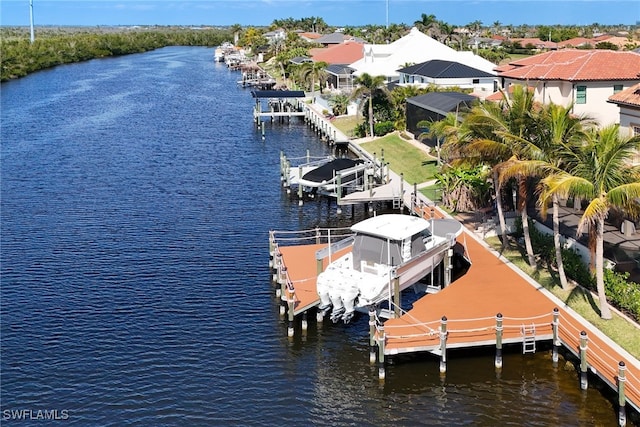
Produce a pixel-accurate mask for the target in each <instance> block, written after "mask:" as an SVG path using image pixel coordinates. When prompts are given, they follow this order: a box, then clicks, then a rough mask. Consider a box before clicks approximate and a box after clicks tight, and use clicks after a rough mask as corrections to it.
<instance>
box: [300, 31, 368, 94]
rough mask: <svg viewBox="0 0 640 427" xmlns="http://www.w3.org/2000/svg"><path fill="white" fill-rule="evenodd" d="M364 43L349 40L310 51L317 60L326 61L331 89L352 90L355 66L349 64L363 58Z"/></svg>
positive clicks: (328, 84) (328, 82)
mask: <svg viewBox="0 0 640 427" xmlns="http://www.w3.org/2000/svg"><path fill="white" fill-rule="evenodd" d="M363 46H364V44H363V43H360V42H357V41H352V40H347V41H345V42H344V43H340V44H336V45H333V46H330V47H326V48H315V49H311V50H310V51H309V53H310V55H311V58H312V59H313V60H314V61H316V62H326V63H327V64H329V66H328V67H327V68H326V69H325V71H326V72H327V76H328V78H327V86H328V88H329V89H331V90H341V91H350V90H351V89H352V88H353V72H354V71H355V70H354V69H353V68H351V67H349V64H351V63H352V62H355V61H357V60H359V59H361V58H362V56H363V55H364V54H363Z"/></svg>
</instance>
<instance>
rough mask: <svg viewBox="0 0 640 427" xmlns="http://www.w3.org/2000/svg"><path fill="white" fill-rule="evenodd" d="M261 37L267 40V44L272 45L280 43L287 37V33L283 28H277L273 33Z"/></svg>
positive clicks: (269, 32)
mask: <svg viewBox="0 0 640 427" xmlns="http://www.w3.org/2000/svg"><path fill="white" fill-rule="evenodd" d="M263 37H264V38H265V39H267V41H268V42H269V44H274V43H276V42H278V41H282V40H284V39H285V38H286V37H287V32H286V31H285V30H284V28H278V29H275V30H273V31H267V32H266V33H264V34H263Z"/></svg>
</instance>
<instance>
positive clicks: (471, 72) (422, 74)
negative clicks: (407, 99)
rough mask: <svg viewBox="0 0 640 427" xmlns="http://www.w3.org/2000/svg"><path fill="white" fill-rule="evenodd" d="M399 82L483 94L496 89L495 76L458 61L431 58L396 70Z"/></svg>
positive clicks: (490, 92)
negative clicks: (456, 88) (452, 88)
mask: <svg viewBox="0 0 640 427" xmlns="http://www.w3.org/2000/svg"><path fill="white" fill-rule="evenodd" d="M398 73H399V76H400V79H399V84H400V85H401V86H403V85H417V86H420V87H427V86H429V85H436V86H439V87H459V88H460V89H472V90H473V91H474V92H478V93H480V94H482V93H484V94H485V96H487V95H489V94H492V93H493V92H495V91H496V90H498V87H497V86H498V82H497V80H496V76H495V75H494V74H492V73H487V72H486V71H482V70H478V69H477V68H473V67H469V66H467V65H465V64H461V63H459V62H453V61H446V60H442V59H433V60H431V61H426V62H423V63H421V64H416V65H411V66H409V67H405V68H402V69H400V70H398Z"/></svg>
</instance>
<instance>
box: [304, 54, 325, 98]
mask: <svg viewBox="0 0 640 427" xmlns="http://www.w3.org/2000/svg"><path fill="white" fill-rule="evenodd" d="M327 65H328V64H327V63H326V62H322V61H319V62H315V61H314V62H305V63H303V64H302V65H300V70H299V71H300V78H301V79H302V81H304V82H311V92H313V93H314V94H315V91H316V80H318V82H319V83H320V93H322V79H323V77H324V76H325V75H326V72H325V70H324V69H325V68H326V67H327Z"/></svg>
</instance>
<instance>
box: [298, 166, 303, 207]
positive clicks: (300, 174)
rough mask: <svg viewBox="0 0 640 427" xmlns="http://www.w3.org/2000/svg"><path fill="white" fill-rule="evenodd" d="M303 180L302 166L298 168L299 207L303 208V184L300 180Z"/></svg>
mask: <svg viewBox="0 0 640 427" xmlns="http://www.w3.org/2000/svg"><path fill="white" fill-rule="evenodd" d="M301 179H302V165H299V166H298V206H302V204H303V201H302V184H300V180H301Z"/></svg>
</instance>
